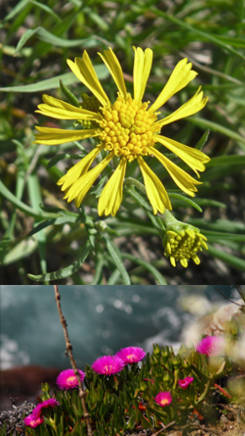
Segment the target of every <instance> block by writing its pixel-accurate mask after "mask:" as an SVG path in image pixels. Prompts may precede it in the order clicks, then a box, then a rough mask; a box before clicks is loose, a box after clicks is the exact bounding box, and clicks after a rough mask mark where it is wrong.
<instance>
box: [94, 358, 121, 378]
mask: <svg viewBox="0 0 245 436" xmlns="http://www.w3.org/2000/svg"><path fill="white" fill-rule="evenodd" d="M123 367H124V362H123V361H122V359H120V357H118V356H116V355H115V356H102V357H99V358H98V359H96V360H95V361H94V363H93V364H92V365H91V368H92V369H93V370H94V371H95V372H97V374H104V375H111V374H116V373H117V372H120V371H122V369H123Z"/></svg>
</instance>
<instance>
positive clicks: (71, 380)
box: [56, 369, 85, 389]
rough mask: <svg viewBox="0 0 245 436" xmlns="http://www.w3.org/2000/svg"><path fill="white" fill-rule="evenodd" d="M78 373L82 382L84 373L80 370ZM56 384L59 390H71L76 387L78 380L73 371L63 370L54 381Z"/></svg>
mask: <svg viewBox="0 0 245 436" xmlns="http://www.w3.org/2000/svg"><path fill="white" fill-rule="evenodd" d="M78 372H79V375H80V380H81V382H82V381H83V380H84V378H85V373H84V372H83V371H82V370H81V369H79V370H78ZM56 384H57V385H58V386H59V388H60V389H73V388H76V387H78V380H77V377H76V374H75V371H74V370H73V369H65V370H64V371H61V372H60V373H59V375H58V377H57V379H56Z"/></svg>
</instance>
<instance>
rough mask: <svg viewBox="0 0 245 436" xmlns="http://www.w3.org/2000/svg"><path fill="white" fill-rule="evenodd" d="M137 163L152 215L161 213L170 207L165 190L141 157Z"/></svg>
mask: <svg viewBox="0 0 245 436" xmlns="http://www.w3.org/2000/svg"><path fill="white" fill-rule="evenodd" d="M138 163H139V166H140V169H141V173H142V176H143V179H144V183H145V189H146V194H147V197H148V199H149V201H150V203H151V205H152V209H153V213H154V214H156V213H157V212H160V213H163V212H164V211H165V208H166V209H169V210H171V209H172V206H171V203H170V200H169V197H168V194H167V191H166V189H165V188H164V186H163V185H162V182H161V181H160V179H159V178H158V177H157V175H156V174H155V173H154V172H153V171H152V170H151V169H150V167H149V166H148V165H147V164H146V162H145V161H144V159H143V158H142V157H138Z"/></svg>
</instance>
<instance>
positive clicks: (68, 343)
mask: <svg viewBox="0 0 245 436" xmlns="http://www.w3.org/2000/svg"><path fill="white" fill-rule="evenodd" d="M54 294H55V301H56V304H57V309H58V313H59V318H60V323H61V325H62V327H63V330H64V337H65V343H66V354H67V355H68V357H69V359H70V362H71V366H72V368H73V370H74V373H75V374H76V377H77V382H78V395H79V397H80V399H81V403H82V409H83V415H84V419H85V421H86V424H87V431H88V436H93V433H92V428H91V425H90V420H89V414H88V411H87V407H86V403H85V398H84V397H85V396H86V392H85V391H84V390H83V387H82V382H81V379H80V375H79V372H78V369H77V364H76V361H75V359H74V356H73V353H72V344H71V341H70V338H69V335H68V329H67V322H66V320H65V317H64V315H63V312H62V309H61V304H60V300H61V297H60V293H59V289H58V285H54Z"/></svg>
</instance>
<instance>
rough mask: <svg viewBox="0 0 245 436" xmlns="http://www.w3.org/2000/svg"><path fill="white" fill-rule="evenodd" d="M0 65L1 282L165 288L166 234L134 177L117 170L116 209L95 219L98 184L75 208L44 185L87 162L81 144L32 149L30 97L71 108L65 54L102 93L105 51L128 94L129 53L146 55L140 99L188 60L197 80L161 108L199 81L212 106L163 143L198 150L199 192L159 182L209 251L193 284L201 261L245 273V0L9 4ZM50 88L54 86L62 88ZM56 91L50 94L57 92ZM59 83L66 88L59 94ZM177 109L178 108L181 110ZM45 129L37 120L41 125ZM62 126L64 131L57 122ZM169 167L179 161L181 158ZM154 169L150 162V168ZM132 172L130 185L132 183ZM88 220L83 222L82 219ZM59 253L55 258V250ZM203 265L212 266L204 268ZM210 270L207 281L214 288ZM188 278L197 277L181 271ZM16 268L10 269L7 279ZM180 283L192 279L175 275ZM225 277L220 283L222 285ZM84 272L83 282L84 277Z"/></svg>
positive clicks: (73, 84) (172, 129) (73, 88)
mask: <svg viewBox="0 0 245 436" xmlns="http://www.w3.org/2000/svg"><path fill="white" fill-rule="evenodd" d="M1 12H2V16H3V17H4V18H3V20H2V23H1V29H0V31H1V35H2V38H1V41H3V43H2V44H1V45H0V62H1V73H2V74H3V78H2V81H1V88H0V92H1V104H0V172H1V181H0V206H1V213H0V235H1V242H0V260H1V263H2V266H3V268H4V279H3V282H6V283H9V282H10V281H11V280H12V277H13V276H15V277H16V282H17V283H21V284H26V283H33V282H42V283H50V282H51V281H52V280H56V281H60V282H61V283H67V280H70V282H69V283H74V284H87V283H93V284H116V283H123V284H132V283H133V284H139V283H140V284H142V283H156V284H164V283H167V282H168V280H171V275H173V274H174V272H173V271H170V270H171V269H172V267H171V266H170V265H169V262H168V260H166V259H164V257H163V251H164V250H163V247H162V239H163V234H164V225H163V223H161V219H160V217H155V216H153V214H152V212H151V209H150V208H149V204H148V201H146V196H145V192H144V190H143V191H142V188H140V186H139V184H138V185H137V183H136V182H138V181H139V180H140V176H139V174H138V173H137V171H136V168H133V166H132V172H130V171H129V172H128V173H127V178H126V183H125V189H124V201H123V204H122V206H121V209H120V212H119V213H118V214H117V216H116V217H115V218H111V217H109V218H106V219H103V220H101V219H99V218H98V216H97V210H96V203H97V199H98V196H99V194H100V192H101V189H102V182H103V180H104V178H107V177H108V176H109V175H110V171H109V170H108V171H105V172H104V173H103V178H102V179H101V180H100V181H99V183H98V184H97V186H95V187H94V189H93V190H92V191H91V192H90V193H89V195H87V196H86V202H85V203H84V206H83V207H82V208H80V209H79V210H77V209H76V208H75V207H74V206H73V205H67V204H66V203H65V202H64V201H63V200H62V193H61V192H60V190H59V188H58V187H57V186H56V184H55V182H56V181H57V180H58V178H59V177H60V176H61V175H62V174H64V172H65V171H66V169H67V168H69V167H70V166H71V165H72V164H73V163H75V162H77V160H78V159H79V158H80V157H82V156H84V155H85V153H87V150H89V149H90V148H89V146H88V143H86V142H83V146H84V147H83V146H82V147H81V144H65V145H61V146H58V147H47V146H37V145H35V144H34V136H33V135H34V130H35V124H37V123H38V122H40V123H42V122H43V121H44V120H42V117H41V116H38V117H37V116H36V115H34V111H35V109H36V106H37V104H39V103H40V101H41V92H46V91H49V90H52V91H49V92H51V93H53V94H54V95H55V96H57V97H58V98H63V97H64V94H65V99H67V100H69V99H73V103H74V101H77V102H79V101H81V95H82V93H83V92H84V91H85V88H84V87H83V86H82V85H81V84H80V83H78V81H77V79H76V77H75V76H74V75H73V74H72V73H70V72H69V71H68V68H67V65H66V59H67V58H71V59H72V58H74V57H75V56H80V55H81V52H82V51H83V50H84V49H85V48H86V49H88V51H89V53H90V54H91V57H92V59H93V63H94V64H95V67H96V71H97V74H98V76H99V78H100V79H101V80H102V82H103V86H104V88H105V90H106V92H107V93H108V95H111V94H112V90H111V80H110V79H109V75H108V72H107V71H106V69H105V67H104V66H103V65H102V64H101V62H100V60H99V58H98V57H97V56H96V52H97V51H98V50H100V51H101V50H103V49H104V48H106V47H108V46H111V47H112V48H114V49H115V51H116V53H117V55H118V57H119V59H120V62H121V64H122V67H123V70H124V72H125V73H127V76H126V77H125V78H126V80H127V86H128V87H129V88H130V86H131V77H130V76H129V75H130V74H131V73H132V65H133V56H132V46H138V45H139V46H141V47H143V48H145V47H151V48H152V49H153V51H154V63H153V70H152V73H151V77H150V81H149V85H148V88H147V95H146V97H147V99H149V100H153V99H154V98H155V97H156V95H158V93H159V92H160V90H161V89H162V87H163V85H164V83H166V80H167V78H168V76H169V73H170V71H171V70H172V68H173V66H174V65H175V64H176V62H177V61H178V60H179V59H180V58H182V57H185V56H187V57H188V58H189V60H190V61H191V62H193V67H194V69H195V70H196V71H198V73H199V76H198V77H197V79H196V80H195V83H194V82H193V84H190V85H189V86H188V87H187V88H186V89H185V90H183V91H182V92H181V93H180V95H179V96H177V100H175V101H173V102H172V100H171V101H170V102H169V103H167V104H166V105H165V106H166V107H164V114H165V113H169V112H170V111H172V110H173V109H175V108H176V107H178V105H179V103H183V102H185V101H186V100H187V99H188V98H189V97H190V96H191V95H193V92H194V87H195V88H196V86H198V85H203V88H204V93H205V95H207V96H208V97H209V103H208V105H207V107H206V108H205V110H204V111H202V113H201V115H200V116H195V117H191V118H188V119H186V120H184V122H182V123H180V124H178V127H177V128H176V125H175V123H174V124H173V125H171V126H168V127H166V128H165V129H166V134H167V135H168V136H171V137H172V138H174V139H176V140H179V141H181V142H183V143H185V144H188V145H190V146H194V147H195V146H196V147H197V148H201V149H203V148H204V151H205V152H206V153H207V154H209V155H210V157H211V158H212V160H211V161H210V163H209V164H208V165H207V170H206V171H205V173H203V174H202V175H201V181H202V185H200V188H199V191H198V195H197V196H196V197H195V198H194V199H189V198H187V197H186V196H185V195H182V194H180V192H178V191H177V190H176V187H174V186H173V185H171V183H170V181H169V178H168V177H165V176H166V174H163V177H162V178H163V183H164V185H165V186H166V188H167V190H168V192H169V193H170V198H171V201H172V204H173V211H174V215H175V216H176V218H178V219H180V220H183V218H184V220H185V222H189V223H190V224H192V225H196V226H198V227H199V228H200V230H201V232H202V233H203V234H204V235H205V236H207V238H208V245H209V251H208V252H207V253H205V254H202V256H201V257H202V260H203V261H202V260H201V261H202V263H201V265H200V266H198V267H197V268H199V270H200V276H201V277H205V268H206V265H207V260H208V259H209V258H210V257H213V258H214V259H218V260H219V262H222V263H223V265H224V268H230V267H231V269H229V273H228V274H229V276H230V277H231V274H232V272H233V271H234V277H235V278H236V277H237V274H241V275H240V276H239V277H240V281H241V282H242V277H244V272H245V261H244V255H245V252H244V237H245V227H244V225H243V224H242V223H243V222H244V213H243V211H244V204H243V201H244V200H243V192H244V190H245V182H244V180H245V178H244V162H245V156H244V150H245V140H244V128H243V120H244V116H245V106H244V97H245V95H244V84H243V71H244V68H243V64H244V58H245V55H244V46H245V43H244V37H243V32H242V31H243V28H244V26H243V23H244V13H245V12H244V2H243V0H238V1H236V2H233V1H231V0H227V1H225V2H221V1H218V0H217V1H212V2H210V1H208V0H200V1H198V2H193V1H191V0H187V1H186V0H182V1H179V2H171V7H170V6H169V4H168V3H167V2H165V1H161V2H159V1H156V0H147V1H142V0H136V1H134V2H130V1H129V0H120V1H118V2H101V1H100V0H89V1H86V2H83V1H80V0H73V1H71V0H70V1H67V2H61V1H56V0H48V1H47V2H45V4H43V3H42V2H39V1H36V0H32V1H29V0H19V1H18V2H16V5H15V6H14V7H11V6H8V5H7V2H6V5H4V6H3V7H2V10H1ZM60 83H61V85H60ZM59 86H60V88H59ZM68 87H69V88H68ZM179 100H181V101H179ZM46 121H47V120H45V122H46ZM52 123H53V124H52V125H54V124H55V126H56V127H58V126H59V127H66V126H68V125H70V124H69V123H67V122H59V123H56V122H55V123H54V121H53V120H52ZM178 164H179V162H178ZM151 165H152V168H153V169H157V168H158V164H157V163H155V162H153V161H152V162H151ZM134 177H135V179H134V180H135V183H136V184H135V185H133V184H132V183H131V182H132V178H134ZM87 218H89V219H90V223H89V224H88V220H87ZM54 252H55V253H56V256H53V255H52V253H54ZM210 263H211V262H210ZM215 268H216V267H214V269H213V275H214V277H212V278H211V280H212V282H213V283H214V282H215V281H216V274H217V275H218V272H217V273H216V271H215ZM190 269H191V271H192V272H193V271H194V272H195V271H196V269H195V270H194V269H193V267H192V265H190ZM13 271H14V274H13ZM177 272H178V274H180V275H181V278H182V280H181V281H182V282H183V281H185V282H187V281H188V280H192V276H189V275H188V272H186V271H185V270H183V269H182V268H181V267H177ZM222 274H223V273H222V271H221V273H220V275H219V277H217V281H219V282H220V280H222V278H223V276H222ZM84 276H85V278H84Z"/></svg>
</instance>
